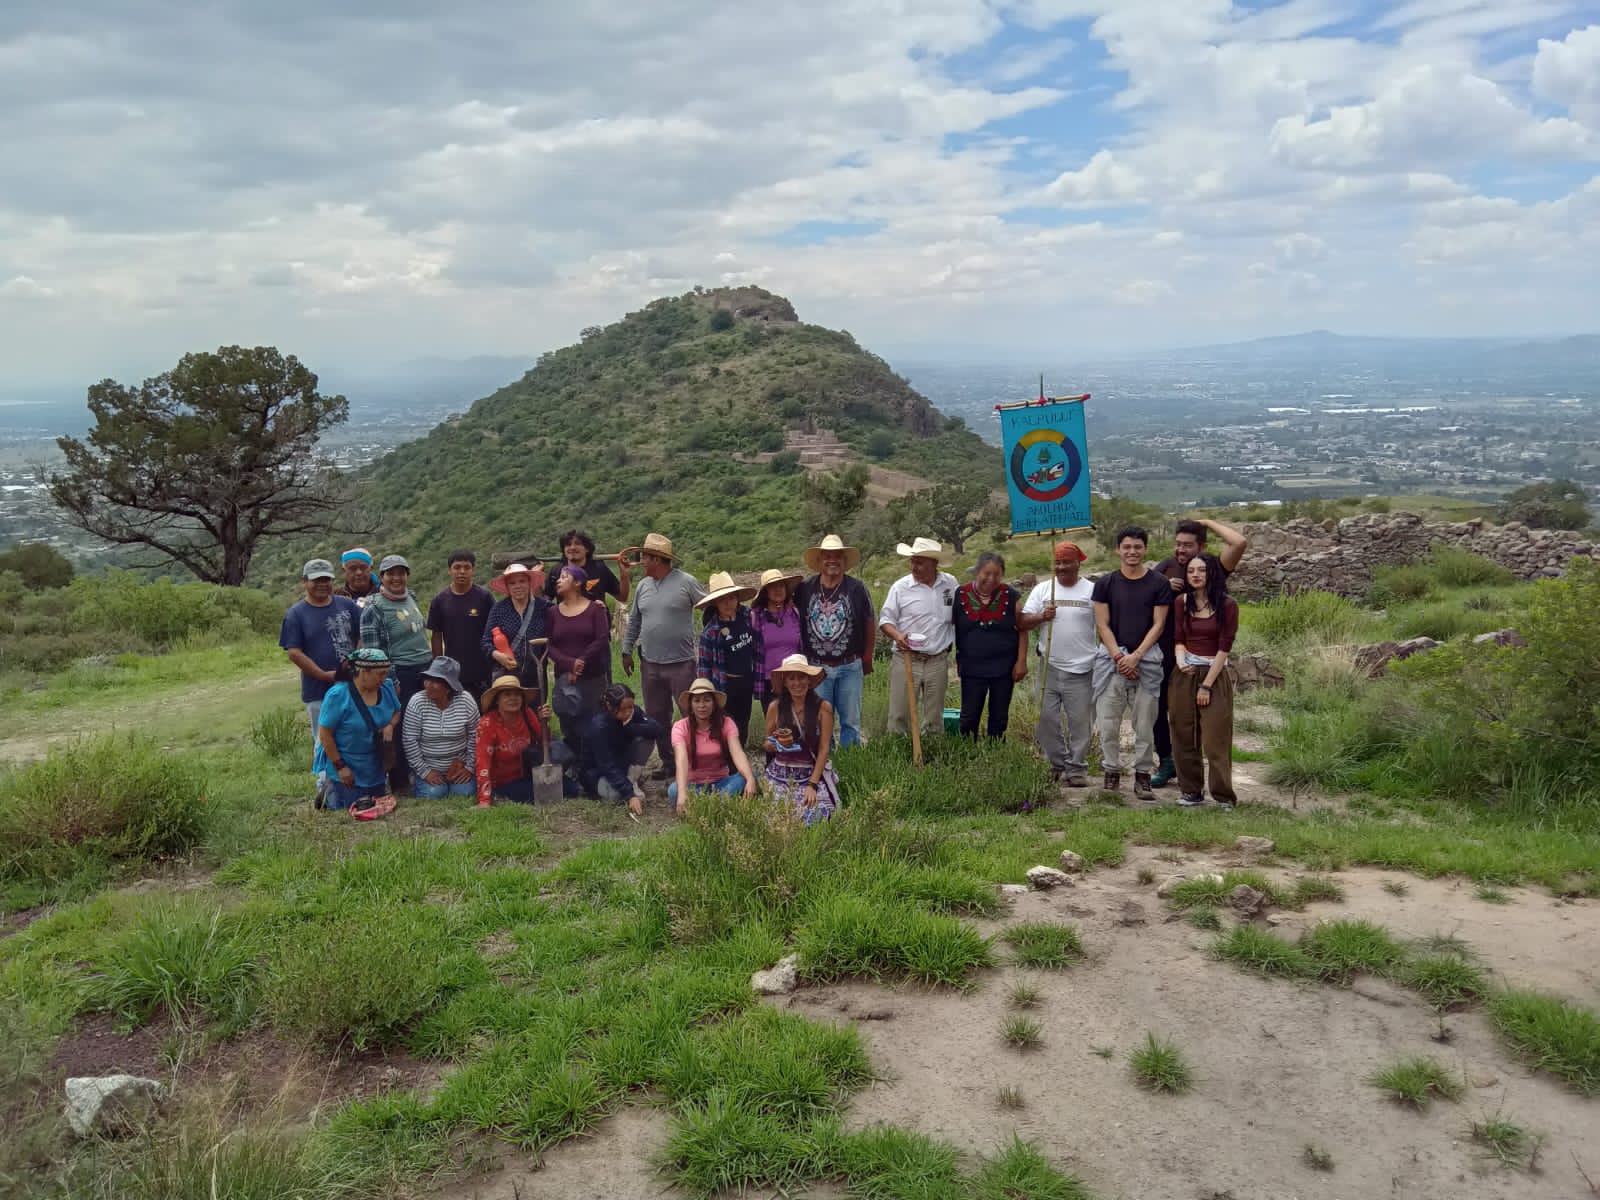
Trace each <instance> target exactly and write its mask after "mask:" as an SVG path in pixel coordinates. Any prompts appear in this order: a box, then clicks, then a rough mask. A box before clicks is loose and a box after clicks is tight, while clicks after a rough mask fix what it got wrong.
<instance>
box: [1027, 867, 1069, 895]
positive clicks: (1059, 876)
mask: <svg viewBox="0 0 1600 1200" xmlns="http://www.w3.org/2000/svg"><path fill="white" fill-rule="evenodd" d="M1028 882H1029V883H1031V884H1033V886H1034V887H1036V888H1038V889H1039V890H1040V891H1049V890H1050V889H1051V888H1058V887H1071V886H1072V876H1071V875H1068V874H1067V873H1066V872H1065V871H1058V870H1056V869H1055V868H1054V867H1043V866H1041V867H1029V868H1028Z"/></svg>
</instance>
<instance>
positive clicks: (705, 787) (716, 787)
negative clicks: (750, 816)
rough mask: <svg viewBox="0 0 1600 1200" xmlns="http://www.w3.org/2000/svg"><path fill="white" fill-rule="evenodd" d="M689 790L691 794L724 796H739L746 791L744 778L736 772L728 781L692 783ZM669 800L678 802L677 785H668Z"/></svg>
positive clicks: (717, 780) (716, 780)
mask: <svg viewBox="0 0 1600 1200" xmlns="http://www.w3.org/2000/svg"><path fill="white" fill-rule="evenodd" d="M689 790H690V791H691V792H722V793H723V794H724V795H728V796H737V795H738V794H739V793H740V792H742V791H744V776H743V775H740V774H739V773H737V772H735V773H734V774H732V775H729V776H728V777H727V778H726V779H714V780H712V781H711V782H710V783H691V784H690V785H689ZM667 799H668V800H671V801H673V802H674V803H676V802H677V799H678V785H677V784H676V783H669V784H668V785H667Z"/></svg>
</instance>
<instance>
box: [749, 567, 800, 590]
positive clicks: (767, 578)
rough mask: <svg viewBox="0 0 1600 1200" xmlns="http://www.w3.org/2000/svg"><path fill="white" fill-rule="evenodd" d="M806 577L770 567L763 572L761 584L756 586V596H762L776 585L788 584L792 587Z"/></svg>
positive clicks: (795, 572)
mask: <svg viewBox="0 0 1600 1200" xmlns="http://www.w3.org/2000/svg"><path fill="white" fill-rule="evenodd" d="M804 578H805V576H804V575H802V574H801V573H800V572H799V571H785V570H782V569H780V568H778V567H769V568H767V569H766V570H765V571H763V572H761V582H760V583H758V584H757V585H756V595H758V596H759V595H761V594H762V593H763V592H765V591H766V590H767V589H768V588H769V587H771V586H772V585H773V584H775V583H787V584H788V585H789V586H790V587H793V586H794V585H795V584H797V583H799V582H800V581H801V580H802V579H804Z"/></svg>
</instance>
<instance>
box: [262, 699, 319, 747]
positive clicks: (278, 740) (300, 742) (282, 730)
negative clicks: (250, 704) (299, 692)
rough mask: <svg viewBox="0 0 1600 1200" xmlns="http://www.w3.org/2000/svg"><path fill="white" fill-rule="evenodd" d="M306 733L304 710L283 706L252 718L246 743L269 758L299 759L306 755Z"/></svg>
mask: <svg viewBox="0 0 1600 1200" xmlns="http://www.w3.org/2000/svg"><path fill="white" fill-rule="evenodd" d="M306 732H307V731H306V710H305V709H304V708H302V707H299V706H293V705H288V704H284V705H280V706H279V707H277V708H274V709H272V710H271V711H270V712H264V713H262V714H261V715H260V716H259V717H257V718H256V719H255V721H254V722H253V723H252V724H251V726H250V740H251V741H252V742H254V743H255V744H256V749H258V750H260V751H261V752H262V753H263V754H269V755H271V756H272V757H273V758H290V757H293V758H295V759H296V760H302V759H304V758H306V756H307V754H308V753H309V746H308V745H307V741H306Z"/></svg>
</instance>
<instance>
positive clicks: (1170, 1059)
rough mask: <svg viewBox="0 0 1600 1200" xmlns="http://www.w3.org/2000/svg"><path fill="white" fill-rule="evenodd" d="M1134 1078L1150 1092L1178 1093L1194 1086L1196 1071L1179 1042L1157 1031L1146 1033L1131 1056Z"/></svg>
mask: <svg viewBox="0 0 1600 1200" xmlns="http://www.w3.org/2000/svg"><path fill="white" fill-rule="evenodd" d="M1128 1065H1129V1066H1130V1067H1131V1068H1132V1070H1133V1077H1134V1079H1135V1080H1136V1081H1137V1082H1138V1084H1139V1086H1140V1087H1142V1088H1144V1089H1145V1090H1146V1091H1152V1092H1168V1093H1171V1094H1173V1095H1178V1094H1181V1093H1183V1092H1187V1091H1188V1090H1189V1089H1190V1088H1191V1087H1192V1086H1193V1085H1194V1074H1193V1072H1192V1071H1191V1070H1190V1068H1189V1063H1188V1060H1187V1059H1185V1058H1184V1055H1183V1051H1182V1050H1180V1049H1178V1047H1177V1045H1176V1044H1175V1043H1173V1042H1171V1041H1168V1040H1166V1039H1164V1038H1158V1037H1156V1035H1155V1034H1153V1033H1147V1034H1145V1035H1144V1041H1143V1042H1142V1043H1140V1044H1139V1045H1138V1046H1137V1047H1136V1048H1135V1049H1134V1051H1133V1053H1132V1054H1131V1055H1130V1056H1129V1058H1128Z"/></svg>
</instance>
